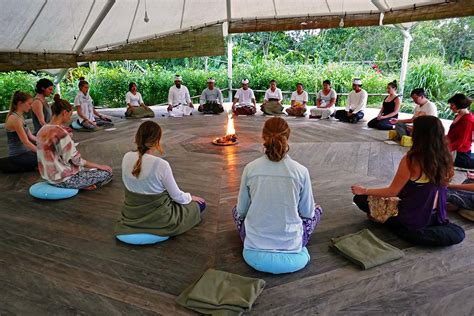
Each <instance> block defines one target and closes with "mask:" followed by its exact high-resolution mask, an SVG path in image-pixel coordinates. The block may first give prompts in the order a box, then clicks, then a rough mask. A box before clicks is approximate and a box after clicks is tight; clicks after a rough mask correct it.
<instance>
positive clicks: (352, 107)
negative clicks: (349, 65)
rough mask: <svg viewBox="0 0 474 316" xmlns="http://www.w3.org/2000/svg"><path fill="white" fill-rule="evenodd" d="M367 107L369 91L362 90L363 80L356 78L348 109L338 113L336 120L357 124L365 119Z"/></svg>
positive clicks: (353, 81) (348, 99) (349, 97)
mask: <svg viewBox="0 0 474 316" xmlns="http://www.w3.org/2000/svg"><path fill="white" fill-rule="evenodd" d="M366 106H367V91H365V90H364V89H362V80H360V79H359V78H354V80H352V91H351V92H350V93H349V95H348V96H347V106H346V109H345V110H338V111H336V118H337V119H338V120H339V121H341V122H350V123H357V122H358V121H359V120H361V119H362V118H363V117H364V110H365V107H366Z"/></svg>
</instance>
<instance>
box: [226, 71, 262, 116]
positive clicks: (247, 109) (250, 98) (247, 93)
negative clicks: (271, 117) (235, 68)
mask: <svg viewBox="0 0 474 316" xmlns="http://www.w3.org/2000/svg"><path fill="white" fill-rule="evenodd" d="M232 112H234V114H235V115H254V114H255V113H256V112H257V103H256V101H255V95H254V94H253V90H252V89H250V88H249V80H248V79H244V80H242V88H240V89H239V90H237V92H236V93H235V96H234V102H233V103H232Z"/></svg>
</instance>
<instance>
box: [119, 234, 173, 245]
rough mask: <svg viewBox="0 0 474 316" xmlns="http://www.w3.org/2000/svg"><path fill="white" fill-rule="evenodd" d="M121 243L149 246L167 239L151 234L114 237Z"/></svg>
mask: <svg viewBox="0 0 474 316" xmlns="http://www.w3.org/2000/svg"><path fill="white" fill-rule="evenodd" d="M115 237H116V238H117V239H118V240H120V241H121V242H124V243H127V244H132V245H150V244H156V243H158V242H162V241H165V240H167V239H168V238H169V237H162V236H158V235H153V234H126V235H117V236H115Z"/></svg>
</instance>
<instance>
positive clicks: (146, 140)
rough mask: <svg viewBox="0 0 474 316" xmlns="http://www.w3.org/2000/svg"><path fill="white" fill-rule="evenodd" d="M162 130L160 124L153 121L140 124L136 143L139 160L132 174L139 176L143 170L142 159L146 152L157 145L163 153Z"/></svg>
mask: <svg viewBox="0 0 474 316" xmlns="http://www.w3.org/2000/svg"><path fill="white" fill-rule="evenodd" d="M161 134H162V130H161V127H160V125H158V124H157V123H155V122H153V121H146V122H144V123H142V124H141V125H140V127H139V128H138V131H137V134H136V135H135V144H137V152H138V160H137V162H135V165H134V166H133V170H132V175H133V176H134V177H135V178H138V176H139V175H140V172H141V171H142V160H143V155H145V153H146V152H147V151H148V150H149V149H151V148H153V147H155V146H157V147H158V150H159V152H160V153H161V154H162V153H163V151H162V150H161V147H160V140H161Z"/></svg>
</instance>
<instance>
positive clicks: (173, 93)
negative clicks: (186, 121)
mask: <svg viewBox="0 0 474 316" xmlns="http://www.w3.org/2000/svg"><path fill="white" fill-rule="evenodd" d="M189 103H191V97H190V96H189V90H188V88H186V86H183V85H181V87H180V88H179V89H178V88H176V86H172V87H171V88H170V90H169V92H168V104H171V105H172V106H175V105H178V104H183V105H188V104H189Z"/></svg>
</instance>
